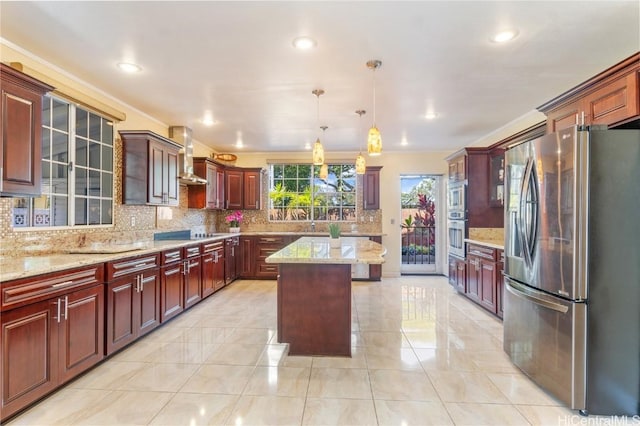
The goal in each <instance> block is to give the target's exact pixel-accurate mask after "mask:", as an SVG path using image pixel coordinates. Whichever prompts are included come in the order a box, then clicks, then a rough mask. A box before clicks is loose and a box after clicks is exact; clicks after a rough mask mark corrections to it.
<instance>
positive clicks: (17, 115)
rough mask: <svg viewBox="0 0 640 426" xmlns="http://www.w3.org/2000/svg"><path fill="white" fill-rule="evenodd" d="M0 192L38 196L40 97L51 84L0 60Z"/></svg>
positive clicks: (49, 88)
mask: <svg viewBox="0 0 640 426" xmlns="http://www.w3.org/2000/svg"><path fill="white" fill-rule="evenodd" d="M0 85H1V87H2V88H1V91H2V100H1V102H0V138H1V143H0V195H1V196H14V195H15V196H37V195H40V185H41V180H42V168H41V166H40V159H41V155H42V148H41V147H42V96H43V95H44V94H45V93H47V92H49V91H51V90H53V87H52V86H49V85H48V84H45V83H43V82H41V81H39V80H36V79H35V78H32V77H30V76H28V75H26V74H24V73H22V72H20V71H18V70H16V69H14V68H11V67H10V66H8V65H5V64H2V63H0Z"/></svg>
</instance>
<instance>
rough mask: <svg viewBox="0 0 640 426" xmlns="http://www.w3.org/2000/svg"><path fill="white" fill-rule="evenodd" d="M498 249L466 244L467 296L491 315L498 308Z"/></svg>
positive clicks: (495, 312)
mask: <svg viewBox="0 0 640 426" xmlns="http://www.w3.org/2000/svg"><path fill="white" fill-rule="evenodd" d="M497 256H498V249H496V248H492V247H487V246H483V245H478V244H472V243H467V292H466V294H467V296H468V297H469V298H470V299H472V300H474V301H475V302H477V303H478V304H480V306H482V307H483V308H485V309H486V310H488V311H490V312H491V313H493V314H497V312H498V311H497V307H498V289H497V280H498V274H497V270H498V265H497V262H498V257H497Z"/></svg>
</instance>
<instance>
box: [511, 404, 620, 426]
mask: <svg viewBox="0 0 640 426" xmlns="http://www.w3.org/2000/svg"><path fill="white" fill-rule="evenodd" d="M515 407H516V408H517V409H518V411H520V413H521V414H522V415H523V416H524V417H525V418H526V419H527V421H528V422H529V423H530V424H532V425H533V426H547V425H567V426H568V425H582V424H584V425H586V424H587V423H586V422H585V420H586V418H585V417H582V416H580V415H579V414H578V412H577V411H572V410H570V409H568V408H565V407H556V406H548V405H516V406H515ZM589 418H591V416H589ZM593 424H596V422H594V423H593ZM601 424H603V425H604V424H610V425H614V424H615V423H613V422H611V423H604V422H603V423H601Z"/></svg>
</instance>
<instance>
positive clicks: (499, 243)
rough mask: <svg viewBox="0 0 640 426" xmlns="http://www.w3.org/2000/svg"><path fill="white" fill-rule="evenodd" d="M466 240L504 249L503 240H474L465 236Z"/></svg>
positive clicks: (466, 241)
mask: <svg viewBox="0 0 640 426" xmlns="http://www.w3.org/2000/svg"><path fill="white" fill-rule="evenodd" d="M464 242H465V243H472V244H478V245H481V246H486V247H491V248H494V249H498V250H504V241H502V240H473V239H471V238H465V240H464Z"/></svg>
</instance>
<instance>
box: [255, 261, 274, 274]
mask: <svg viewBox="0 0 640 426" xmlns="http://www.w3.org/2000/svg"><path fill="white" fill-rule="evenodd" d="M257 266H258V268H257V271H256V275H257V276H258V277H273V278H275V277H276V276H278V265H276V264H273V263H262V262H260V263H258V265H257Z"/></svg>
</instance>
